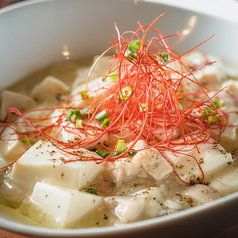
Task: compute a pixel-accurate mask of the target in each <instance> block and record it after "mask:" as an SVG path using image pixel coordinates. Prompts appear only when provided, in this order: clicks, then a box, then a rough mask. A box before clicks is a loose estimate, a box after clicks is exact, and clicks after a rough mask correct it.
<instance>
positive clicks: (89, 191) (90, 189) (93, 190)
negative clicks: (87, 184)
mask: <svg viewBox="0 0 238 238" xmlns="http://www.w3.org/2000/svg"><path fill="white" fill-rule="evenodd" d="M83 191H84V192H86V193H90V194H95V195H98V193H97V191H96V189H94V188H84V189H83Z"/></svg>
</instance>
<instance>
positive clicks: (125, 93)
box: [121, 86, 133, 100]
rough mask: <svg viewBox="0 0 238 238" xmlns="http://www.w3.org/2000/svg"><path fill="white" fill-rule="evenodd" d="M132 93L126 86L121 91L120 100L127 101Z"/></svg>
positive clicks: (130, 88)
mask: <svg viewBox="0 0 238 238" xmlns="http://www.w3.org/2000/svg"><path fill="white" fill-rule="evenodd" d="M132 92H133V89H132V87H130V86H126V87H125V88H123V89H122V90H121V99H122V98H123V99H124V100H127V99H128V98H129V97H130V96H131V94H132Z"/></svg>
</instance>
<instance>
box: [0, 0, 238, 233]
mask: <svg viewBox="0 0 238 238" xmlns="http://www.w3.org/2000/svg"><path fill="white" fill-rule="evenodd" d="M51 1H58V0H31V1H30V0H27V1H22V2H17V3H14V4H12V5H9V6H7V7H4V8H2V9H0V15H2V14H5V13H8V12H11V11H15V10H17V9H19V8H22V7H25V6H29V5H35V4H40V3H44V2H51ZM59 1H60V0H59ZM128 1H133V0H128ZM138 1H139V2H148V3H150V2H151V3H158V4H163V5H167V6H172V7H175V8H180V9H184V10H188V11H194V12H198V13H200V14H204V15H208V13H206V12H201V9H199V8H195V7H193V6H192V7H191V6H190V5H188V6H187V7H185V5H186V2H189V1H190V0H184V1H182V3H183V4H182V5H178V4H177V2H176V0H138ZM196 1H197V0H196ZM198 1H201V0H198ZM202 1H207V0H202ZM211 1H212V2H215V1H217V0H211ZM224 5H225V4H224ZM237 9H238V3H237V8H236V9H235V10H237ZM232 14H233V12H232ZM232 14H230V15H224V18H225V19H226V20H230V21H234V22H238V17H236V18H233V15H232ZM231 16H232V17H231ZM215 17H218V15H217V14H215ZM231 201H238V192H235V193H233V194H230V195H227V196H225V197H222V198H219V199H217V200H215V201H212V202H210V203H206V204H203V205H200V206H198V207H193V208H190V209H187V210H183V211H180V212H177V213H174V214H170V215H169V216H162V217H156V218H152V219H147V220H143V221H138V222H133V223H129V224H123V225H122V226H119V227H115V226H111V227H92V228H90V229H89V228H80V229H51V228H43V227H36V226H31V225H26V224H23V223H19V222H17V221H13V220H8V219H5V218H3V217H0V228H2V229H6V230H9V231H11V232H16V233H19V234H25V235H32V234H34V235H40V236H45V237H46V236H51V237H52V236H55V237H62V236H66V235H70V236H72V237H76V236H77V237H79V236H80V237H81V236H84V237H88V236H92V235H95V237H97V236H101V235H106V234H109V233H110V234H111V235H113V234H116V233H117V234H118V232H120V233H124V232H129V231H133V230H138V229H142V228H143V227H145V226H156V225H163V224H164V223H166V222H167V221H168V220H170V221H173V220H176V219H178V218H179V217H189V216H191V215H194V214H197V213H201V212H203V211H205V210H207V209H214V208H216V207H218V206H220V205H221V204H224V203H227V202H231Z"/></svg>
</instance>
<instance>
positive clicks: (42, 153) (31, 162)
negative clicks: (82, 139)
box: [11, 141, 104, 189]
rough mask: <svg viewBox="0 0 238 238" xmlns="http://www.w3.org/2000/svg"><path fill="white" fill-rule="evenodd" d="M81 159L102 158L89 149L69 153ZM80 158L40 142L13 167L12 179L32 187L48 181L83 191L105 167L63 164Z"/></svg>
mask: <svg viewBox="0 0 238 238" xmlns="http://www.w3.org/2000/svg"><path fill="white" fill-rule="evenodd" d="M68 152H72V153H78V154H79V155H81V156H89V157H93V158H96V159H99V158H101V157H100V156H99V155H97V154H96V153H94V152H91V151H88V150H86V149H81V148H80V149H78V150H73V151H72V150H71V151H70V150H68ZM79 158H80V157H77V156H74V155H70V154H68V155H67V156H65V155H64V154H62V153H61V152H60V151H58V150H57V148H56V147H55V146H53V145H52V144H51V142H49V141H39V142H38V143H36V144H35V145H33V146H32V147H31V148H30V149H29V150H27V151H26V153H25V154H23V155H22V156H21V158H19V160H17V162H16V163H15V164H14V166H13V170H12V173H11V176H12V178H13V179H16V180H19V181H22V182H24V183H26V184H29V185H34V184H35V183H36V182H40V181H45V182H48V183H51V184H56V185H59V186H63V187H68V188H72V189H80V188H83V187H84V186H85V185H87V184H88V183H90V181H92V179H93V178H94V177H96V176H97V175H98V174H99V173H100V172H101V171H103V170H104V166H103V164H97V162H95V161H75V162H69V163H64V162H65V161H67V160H77V159H79Z"/></svg>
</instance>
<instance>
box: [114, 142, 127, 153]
mask: <svg viewBox="0 0 238 238" xmlns="http://www.w3.org/2000/svg"><path fill="white" fill-rule="evenodd" d="M126 149H127V145H126V143H125V142H124V140H119V141H118V143H117V147H116V150H117V151H125V150H126Z"/></svg>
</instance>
